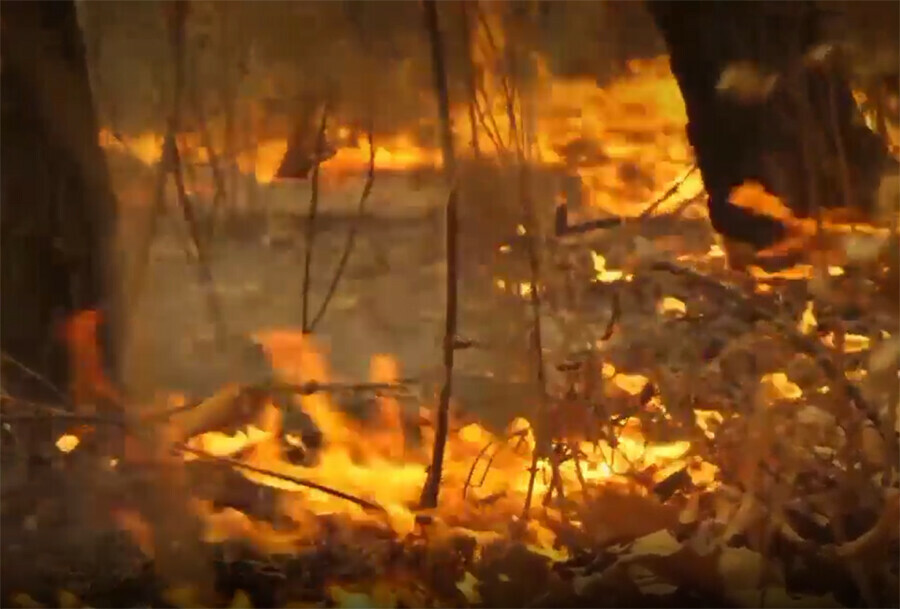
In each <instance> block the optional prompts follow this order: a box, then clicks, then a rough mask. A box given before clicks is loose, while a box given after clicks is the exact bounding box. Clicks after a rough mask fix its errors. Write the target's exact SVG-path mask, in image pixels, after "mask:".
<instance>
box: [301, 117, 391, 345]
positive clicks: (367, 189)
mask: <svg viewBox="0 0 900 609" xmlns="http://www.w3.org/2000/svg"><path fill="white" fill-rule="evenodd" d="M373 129H374V127H373V125H372V124H371V123H370V124H369V130H368V140H369V173H368V175H367V176H366V183H365V185H364V186H363V190H362V194H360V196H359V204H358V205H357V210H356V218H354V220H353V224H351V225H350V230H349V232H348V233H347V241H346V243H345V244H344V251H343V253H341V258H340V260H339V261H338V265H337V269H335V271H334V276H333V277H332V278H331V284H330V285H329V286H328V292H327V293H326V294H325V298H324V300H322V304H321V305H319V310H318V311H316V315H315V317H313V320H312V322H310V324H309V331H310V332H312V331H313V330H315V329H316V326H317V325H319V322H320V321H321V320H322V317H324V316H325V311H326V310H328V305H329V304H330V303H331V299H332V298H333V297H334V294H335V292H336V291H337V286H338V283H339V282H340V280H341V276H342V275H343V274H344V269H345V268H346V266H347V261H349V260H350V254H351V253H352V252H353V246H354V245H355V243H356V235H357V233H358V231H359V225H360V223H361V221H362V217H363V214H364V213H365V206H366V201H367V200H368V198H369V195H370V194H371V192H372V186H373V184H374V183H375V143H374V137H373V134H372V131H373Z"/></svg>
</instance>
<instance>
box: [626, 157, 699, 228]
mask: <svg viewBox="0 0 900 609" xmlns="http://www.w3.org/2000/svg"><path fill="white" fill-rule="evenodd" d="M695 171H697V163H694V164H693V165H691V166H690V167H689V168H688V170H687V171H686V172H685V173H684V174H683V175H682V176H681V177H680V178H678V180H676V181H675V183H674V184H672V185H671V186H670V187H669V188H668V189H667V190H666V191H665V192H664V193H662V194H661V195H659V196H658V197H657V198H656V200H655V201H653V203H651V204H650V205H649V207H647V209H645V210H644V211H642V212H641V215H639V216H638V219H639V220H643V219H644V218H646V217H648V216H650V215H651V214H652V213H653V212H655V211H656V209H657V208H658V207H659V206H660V205H662V204H663V203H665V202H666V201H668V200H669V199H670V198H671V197H672V196H673V195H674V194H675V193H676V192H678V189H679V188H681V187H682V186H683V185H684V183H685V182H687V179H688V178H689V177H691V176H692V175H693V174H694V172H695Z"/></svg>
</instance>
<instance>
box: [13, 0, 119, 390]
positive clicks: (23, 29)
mask: <svg viewBox="0 0 900 609" xmlns="http://www.w3.org/2000/svg"><path fill="white" fill-rule="evenodd" d="M0 27H2V39H0V44H2V47H0V48H2V58H3V63H2V70H0V91H2V93H0V101H2V114H0V122H2V124H0V129H2V133H3V137H2V139H0V158H2V166H3V171H2V173H0V185H2V192H0V232H2V234H0V239H2V241H0V244H2V256H0V281H2V291H3V306H2V307H0V344H2V350H3V353H4V355H5V356H8V357H9V358H14V359H15V360H16V361H18V362H20V363H21V364H23V365H25V366H27V367H28V368H30V369H31V370H33V371H34V372H36V373H38V374H39V375H41V376H42V377H44V378H45V379H46V380H49V381H50V382H51V383H52V384H53V385H55V386H56V387H57V388H61V389H63V390H64V389H65V387H66V385H67V382H68V380H69V379H68V378H67V376H68V371H67V365H66V352H65V349H64V347H63V345H62V344H61V342H60V341H59V340H58V338H59V333H58V331H59V329H60V327H59V324H60V322H61V321H63V320H64V319H66V318H68V317H69V316H71V314H72V313H73V312H75V311H79V310H87V309H91V310H98V311H100V312H102V313H104V314H106V316H107V317H109V315H110V313H112V312H113V311H114V310H115V309H116V307H114V306H113V300H114V299H113V298H112V296H113V295H114V294H115V293H116V291H115V290H112V289H110V286H111V285H112V284H111V283H109V280H110V278H111V274H110V271H111V269H110V268H109V267H108V266H107V262H108V261H109V260H110V259H112V258H113V257H112V256H110V255H108V254H107V253H108V252H110V248H111V245H112V239H113V230H112V227H113V226H114V212H115V203H114V199H113V195H112V192H111V190H110V184H109V176H108V173H107V167H106V160H105V157H104V156H103V152H102V150H101V149H100V147H99V145H98V143H97V119H96V116H95V112H94V107H93V103H92V96H91V89H90V83H89V80H88V70H87V64H86V62H85V50H84V45H83V42H82V37H81V31H80V29H79V26H78V21H77V15H76V11H75V4H74V2H72V1H71V0H65V1H55V2H17V1H10V2H4V3H3V16H2V22H0ZM110 321H112V322H113V325H114V322H115V320H114V319H113V320H110ZM106 325H107V327H108V326H109V325H110V324H106ZM107 342H108V341H107ZM107 347H108V345H107ZM106 352H107V353H109V348H107V349H106ZM8 357H4V365H3V381H4V390H5V391H6V392H7V393H10V394H12V393H13V392H17V393H20V394H21V393H25V394H27V395H28V396H29V397H31V399H45V398H46V399H54V400H58V396H48V395H47V394H46V386H45V385H46V383H40V382H36V381H34V380H33V379H31V378H29V376H28V375H27V374H23V373H22V370H21V367H20V366H15V365H9V364H8Z"/></svg>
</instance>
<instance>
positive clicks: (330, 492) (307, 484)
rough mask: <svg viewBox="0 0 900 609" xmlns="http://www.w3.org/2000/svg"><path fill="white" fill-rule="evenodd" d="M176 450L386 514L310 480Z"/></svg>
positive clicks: (190, 450) (184, 448)
mask: <svg viewBox="0 0 900 609" xmlns="http://www.w3.org/2000/svg"><path fill="white" fill-rule="evenodd" d="M176 448H177V449H178V450H180V451H182V452H186V453H190V454H192V455H195V456H197V457H199V458H200V459H203V460H205V461H211V462H215V463H224V464H227V465H230V466H231V467H236V468H238V469H244V470H247V471H248V472H253V473H255V474H260V475H262V476H271V477H272V478H277V479H279V480H284V481H285V482H290V483H292V484H296V485H297V486H305V487H306V488H311V489H313V490H317V491H320V492H323V493H325V494H327V495H331V496H332V497H338V498H339V499H344V500H345V501H349V502H350V503H355V504H356V505H358V506H360V507H361V508H363V509H366V510H371V511H375V512H381V513H386V512H387V510H385V509H384V508H383V507H381V506H380V505H378V504H377V503H373V502H371V501H367V500H366V499H362V498H360V497H355V496H354V495H350V494H349V493H345V492H343V491H339V490H337V489H333V488H331V487H328V486H325V485H323V484H319V483H317V482H312V481H310V480H305V479H303V478H297V477H296V476H288V475H287V474H280V473H278V472H273V471H271V470H267V469H263V468H261V467H255V466H253V465H248V464H247V463H243V462H241V461H238V460H237V459H231V458H229V457H217V456H215V455H211V454H209V453H207V452H204V451H202V450H197V449H195V448H191V447H189V446H185V445H183V444H182V445H180V446H177V447H176Z"/></svg>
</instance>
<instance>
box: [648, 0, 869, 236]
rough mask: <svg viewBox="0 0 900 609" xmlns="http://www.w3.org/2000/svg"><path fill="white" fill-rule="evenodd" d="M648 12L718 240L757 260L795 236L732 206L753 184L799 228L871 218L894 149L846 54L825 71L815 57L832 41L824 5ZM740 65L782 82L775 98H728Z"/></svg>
mask: <svg viewBox="0 0 900 609" xmlns="http://www.w3.org/2000/svg"><path fill="white" fill-rule="evenodd" d="M646 6H647V8H648V10H649V11H650V13H651V14H652V15H653V18H654V20H655V22H656V24H657V27H658V28H659V30H660V31H661V33H662V35H663V37H664V38H665V40H666V44H667V46H668V48H669V53H670V59H671V65H672V72H673V73H674V75H675V78H676V79H677V80H678V84H679V86H680V88H681V92H682V95H683V97H684V101H685V105H686V107H687V115H688V138H689V140H690V143H691V145H692V146H693V148H694V152H695V154H696V156H697V163H698V165H699V168H700V171H701V174H702V176H703V181H704V183H705V184H706V188H707V191H708V193H709V210H710V217H711V220H712V224H713V226H714V228H715V229H716V230H717V231H718V232H720V233H722V234H723V235H725V236H726V237H730V238H732V239H735V240H738V241H743V242H748V243H750V244H752V245H754V246H755V247H757V248H761V247H767V246H769V245H772V244H773V243H774V242H776V241H778V240H779V239H780V238H781V237H782V236H783V235H784V227H783V226H782V225H781V224H780V223H779V222H777V221H775V220H774V219H772V218H770V217H768V216H763V215H760V214H755V213H752V212H750V211H747V210H745V209H743V208H739V207H737V206H735V205H732V204H731V203H730V202H729V200H728V197H729V192H730V191H731V189H732V188H734V187H736V186H738V185H740V184H741V183H743V182H744V181H748V180H754V181H757V182H759V183H760V184H762V185H763V186H764V187H765V188H766V189H767V190H768V191H769V192H771V193H773V194H776V195H778V196H779V197H780V198H781V199H782V200H783V201H784V202H785V204H786V205H787V206H788V207H790V208H791V210H792V211H793V213H794V214H795V215H796V216H798V217H808V216H810V215H815V214H816V213H817V211H818V210H819V209H823V208H829V209H834V208H846V209H850V210H853V211H855V212H856V213H857V215H858V216H859V215H861V216H865V215H866V214H867V213H868V212H869V211H871V209H872V207H873V204H874V195H875V191H876V189H877V187H878V183H879V180H880V177H881V174H882V171H883V168H884V161H885V160H886V147H885V145H884V143H883V142H882V141H881V140H880V139H879V138H878V137H877V136H875V134H873V133H872V132H870V131H868V129H867V128H866V127H865V125H864V123H863V122H862V117H861V116H860V113H859V111H858V109H857V107H856V105H855V103H854V100H853V97H852V94H851V90H850V86H849V83H848V81H847V79H846V78H845V77H844V76H843V75H842V73H841V70H840V67H839V66H838V65H837V61H835V60H834V56H835V55H836V53H832V54H831V57H830V58H825V59H823V58H822V56H818V55H817V52H815V51H816V50H817V49H818V51H821V50H823V49H824V48H826V47H823V46H820V45H823V44H825V43H827V42H829V41H828V40H827V39H826V37H825V34H824V31H823V30H824V28H823V13H822V11H820V10H819V7H818V6H817V5H816V4H815V3H814V2H807V1H794V2H692V1H677V2H676V1H653V2H647V3H646ZM741 63H744V64H745V65H751V66H753V67H754V68H753V69H754V70H755V71H756V72H757V73H759V74H761V75H763V76H766V75H775V76H776V78H777V79H776V80H774V86H772V87H771V89H770V90H769V92H768V94H767V95H758V96H757V97H755V98H752V99H751V98H748V96H747V95H744V96H743V97H742V98H740V96H737V95H735V92H736V90H732V91H731V92H730V93H729V92H727V91H721V90H720V89H721V88H722V87H721V85H720V83H721V77H722V74H723V71H725V70H726V69H727V68H729V67H732V66H735V65H739V64H741ZM744 80H745V82H746V81H747V80H749V79H746V78H745V79H744ZM762 82H765V80H764V79H763V81H762ZM758 89H759V90H761V91H764V90H765V89H766V87H765V86H760V87H758Z"/></svg>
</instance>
